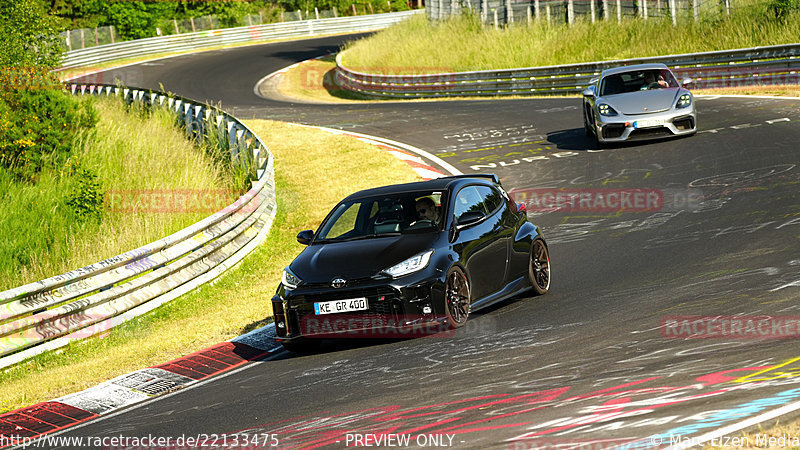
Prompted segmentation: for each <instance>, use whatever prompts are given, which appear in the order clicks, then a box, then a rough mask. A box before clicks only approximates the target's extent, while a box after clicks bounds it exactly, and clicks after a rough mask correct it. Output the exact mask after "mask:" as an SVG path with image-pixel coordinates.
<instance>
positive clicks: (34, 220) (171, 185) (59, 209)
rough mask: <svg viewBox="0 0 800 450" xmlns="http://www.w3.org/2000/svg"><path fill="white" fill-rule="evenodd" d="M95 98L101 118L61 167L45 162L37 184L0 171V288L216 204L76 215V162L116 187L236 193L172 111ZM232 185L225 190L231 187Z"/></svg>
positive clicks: (115, 247) (119, 247) (105, 185)
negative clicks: (85, 217) (131, 108)
mask: <svg viewBox="0 0 800 450" xmlns="http://www.w3.org/2000/svg"><path fill="white" fill-rule="evenodd" d="M83 101H93V102H94V104H95V107H96V108H97V111H98V116H99V118H100V120H99V123H98V125H97V129H96V133H94V134H92V135H88V136H84V138H83V141H82V142H81V143H79V144H78V146H79V148H80V150H77V151H76V153H74V154H73V155H72V156H71V157H70V160H69V161H68V162H67V164H66V165H64V166H56V167H52V166H51V167H47V168H45V169H44V170H43V172H42V173H41V174H40V177H39V180H38V182H37V183H35V184H25V183H16V182H14V181H13V180H12V179H11V177H10V175H9V174H8V173H7V172H5V171H3V170H0V202H2V204H3V213H2V215H1V216H0V235H2V236H3V240H2V241H1V242H0V290H2V289H9V288H12V287H16V286H19V285H22V284H26V283H30V282H34V281H37V280H40V279H44V278H47V277H50V276H54V275H58V274H61V273H64V272H67V271H70V270H72V269H76V268H79V267H83V266H85V265H87V264H91V263H94V262H97V261H100V260H103V259H106V258H109V257H111V256H114V255H117V254H120V253H123V252H125V251H128V250H132V249H134V248H137V247H139V246H142V245H145V244H147V243H149V242H152V241H155V240H157V239H160V238H162V237H164V236H166V235H169V234H171V233H174V232H176V231H178V230H180V229H182V228H184V227H187V226H189V225H191V224H192V223H194V222H197V221H198V220H200V219H202V218H203V217H205V216H207V215H209V214H211V213H213V211H200V212H188V213H184V212H153V211H151V210H143V211H141V212H124V211H120V210H119V208H113V207H112V208H106V211H105V212H104V213H103V216H102V221H101V222H100V223H96V222H92V221H89V222H80V221H78V220H76V217H75V215H74V214H72V213H71V211H70V210H69V208H68V207H67V206H66V204H65V196H66V195H67V194H68V192H69V191H70V188H71V186H72V183H74V180H73V179H72V178H71V177H70V176H69V174H68V172H69V169H68V168H69V166H70V165H74V164H75V163H76V162H77V163H78V164H79V165H80V167H82V168H86V169H89V170H91V171H92V172H94V173H95V174H97V176H98V181H99V182H100V185H101V190H102V191H103V192H104V193H105V194H106V200H109V199H110V193H113V192H117V193H119V192H126V193H131V192H140V191H144V192H147V191H150V190H153V191H159V192H173V191H174V190H189V191H192V190H201V189H219V190H220V192H222V193H223V194H224V196H225V201H226V203H229V202H232V201H234V200H235V198H236V197H237V195H236V193H234V192H233V191H232V190H231V185H230V184H231V183H230V182H229V181H227V180H228V179H229V178H230V177H229V176H228V175H227V174H226V173H225V172H224V171H223V169H222V168H219V167H216V166H215V164H214V163H213V162H212V160H211V158H210V157H209V156H207V155H206V154H205V153H204V152H203V151H201V150H199V149H198V148H197V147H195V146H194V145H193V144H192V143H191V142H189V141H188V140H187V139H186V138H185V137H184V135H183V133H182V132H181V131H179V130H178V129H177V128H175V127H174V126H173V124H174V118H173V116H172V115H171V113H169V112H167V111H165V110H159V111H156V112H154V113H152V114H143V113H141V112H139V113H128V112H126V111H125V108H124V105H123V103H122V102H121V101H118V100H116V99H95V100H93V99H89V98H87V99H84V100H83ZM228 190H230V192H228Z"/></svg>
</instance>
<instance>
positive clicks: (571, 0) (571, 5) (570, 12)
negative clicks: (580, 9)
mask: <svg viewBox="0 0 800 450" xmlns="http://www.w3.org/2000/svg"><path fill="white" fill-rule="evenodd" d="M574 21H575V0H568V1H567V23H568V24H570V25H572V22H574Z"/></svg>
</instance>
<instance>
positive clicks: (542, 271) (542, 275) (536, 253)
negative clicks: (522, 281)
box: [528, 239, 550, 295]
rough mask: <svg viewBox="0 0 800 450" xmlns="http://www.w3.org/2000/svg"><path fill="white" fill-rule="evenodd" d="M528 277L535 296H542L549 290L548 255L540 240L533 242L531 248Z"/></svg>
mask: <svg viewBox="0 0 800 450" xmlns="http://www.w3.org/2000/svg"><path fill="white" fill-rule="evenodd" d="M528 276H529V278H530V280H531V284H532V285H533V289H534V290H535V291H536V293H537V294H539V295H544V294H546V293H547V291H549V290H550V253H549V252H548V251H547V246H546V245H545V243H544V241H542V240H541V239H536V240H534V241H533V245H532V246H531V258H530V264H529V265H528Z"/></svg>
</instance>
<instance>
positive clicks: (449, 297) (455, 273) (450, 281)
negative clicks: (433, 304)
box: [445, 267, 470, 328]
mask: <svg viewBox="0 0 800 450" xmlns="http://www.w3.org/2000/svg"><path fill="white" fill-rule="evenodd" d="M469 299H470V296H469V281H467V276H466V275H465V274H464V271H463V270H461V269H460V268H459V267H454V268H453V269H452V270H450V273H449V274H448V275H447V285H446V287H445V312H446V313H447V320H448V322H449V325H450V327H451V328H460V327H462V326H464V324H465V323H467V317H469V306H470V305H469Z"/></svg>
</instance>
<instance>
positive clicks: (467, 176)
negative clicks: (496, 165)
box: [445, 173, 500, 184]
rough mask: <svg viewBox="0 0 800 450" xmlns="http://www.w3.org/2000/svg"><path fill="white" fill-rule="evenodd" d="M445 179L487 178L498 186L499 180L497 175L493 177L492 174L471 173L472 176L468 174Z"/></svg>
mask: <svg viewBox="0 0 800 450" xmlns="http://www.w3.org/2000/svg"><path fill="white" fill-rule="evenodd" d="M445 178H454V179H455V178H487V179H489V180H492V182H493V183H494V184H500V178H498V177H497V175H495V174H493V173H472V174H469V175H451V176H448V177H445Z"/></svg>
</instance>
